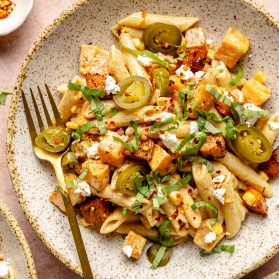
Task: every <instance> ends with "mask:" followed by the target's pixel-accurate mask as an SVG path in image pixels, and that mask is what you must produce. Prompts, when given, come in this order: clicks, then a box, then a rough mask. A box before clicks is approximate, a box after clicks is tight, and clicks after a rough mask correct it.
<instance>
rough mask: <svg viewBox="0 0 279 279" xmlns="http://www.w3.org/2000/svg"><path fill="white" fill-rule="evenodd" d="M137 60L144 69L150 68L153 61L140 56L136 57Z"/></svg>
mask: <svg viewBox="0 0 279 279" xmlns="http://www.w3.org/2000/svg"><path fill="white" fill-rule="evenodd" d="M137 60H138V61H139V62H140V63H141V64H142V65H143V66H144V67H148V66H151V65H152V63H153V60H152V59H151V58H149V57H144V56H141V55H139V56H138V57H137Z"/></svg>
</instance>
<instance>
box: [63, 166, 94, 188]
mask: <svg viewBox="0 0 279 279" xmlns="http://www.w3.org/2000/svg"><path fill="white" fill-rule="evenodd" d="M88 169H89V164H86V167H85V170H84V171H83V172H82V173H81V174H80V176H79V177H78V178H77V179H73V180H71V181H70V182H67V187H68V189H70V188H72V187H74V186H76V185H78V184H79V182H80V181H81V180H82V179H83V178H84V177H85V176H86V175H87V173H88Z"/></svg>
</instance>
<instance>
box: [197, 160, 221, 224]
mask: <svg viewBox="0 0 279 279" xmlns="http://www.w3.org/2000/svg"><path fill="white" fill-rule="evenodd" d="M192 171H193V178H194V180H195V183H196V185H197V188H198V191H199V193H200V196H201V198H202V200H203V201H205V202H209V203H211V204H213V205H214V206H215V207H216V208H217V209H218V222H219V223H220V224H222V223H223V220H224V216H223V213H222V208H221V204H220V202H219V201H218V200H217V199H216V198H215V196H214V194H213V191H214V185H213V182H212V178H211V175H210V173H209V172H208V168H207V166H206V165H202V164H200V163H195V162H194V163H193V166H192ZM206 211H207V213H208V214H209V215H210V216H211V217H215V213H214V212H213V211H212V210H211V209H208V208H207V209H206Z"/></svg>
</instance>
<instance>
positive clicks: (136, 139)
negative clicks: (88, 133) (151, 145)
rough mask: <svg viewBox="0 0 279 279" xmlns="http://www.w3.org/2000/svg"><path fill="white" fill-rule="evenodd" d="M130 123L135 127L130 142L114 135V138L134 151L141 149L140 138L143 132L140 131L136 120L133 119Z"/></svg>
mask: <svg viewBox="0 0 279 279" xmlns="http://www.w3.org/2000/svg"><path fill="white" fill-rule="evenodd" d="M130 125H131V126H132V128H133V129H134V137H133V139H132V140H130V141H129V142H125V141H124V140H122V139H120V138H118V137H113V139H114V140H115V141H117V142H120V143H121V144H122V145H123V146H124V147H125V148H126V149H128V150H129V151H130V152H131V153H134V152H135V151H137V150H138V149H139V144H140V141H139V139H140V137H141V134H139V133H138V128H137V123H136V122H135V121H133V120H131V121H130Z"/></svg>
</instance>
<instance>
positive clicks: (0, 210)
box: [0, 199, 37, 279]
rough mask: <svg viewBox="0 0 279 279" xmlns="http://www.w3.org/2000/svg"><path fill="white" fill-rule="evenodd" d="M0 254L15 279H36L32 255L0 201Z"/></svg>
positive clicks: (14, 221) (19, 230)
mask: <svg viewBox="0 0 279 279" xmlns="http://www.w3.org/2000/svg"><path fill="white" fill-rule="evenodd" d="M0 254H2V255H3V256H4V260H9V262H10V265H11V267H12V269H13V271H14V275H15V278H18V279H19V278H20V279H28V278H29V279H37V273H36V269H35V264H34V261H33V257H32V254H31V252H30V249H29V246H28V243H27V241H26V239H25V237H24V235H23V232H22V230H21V229H20V227H19V226H18V224H17V221H16V219H15V217H14V216H13V214H12V212H11V211H10V209H9V208H8V207H7V205H6V204H5V203H4V201H3V200H2V199H0Z"/></svg>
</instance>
